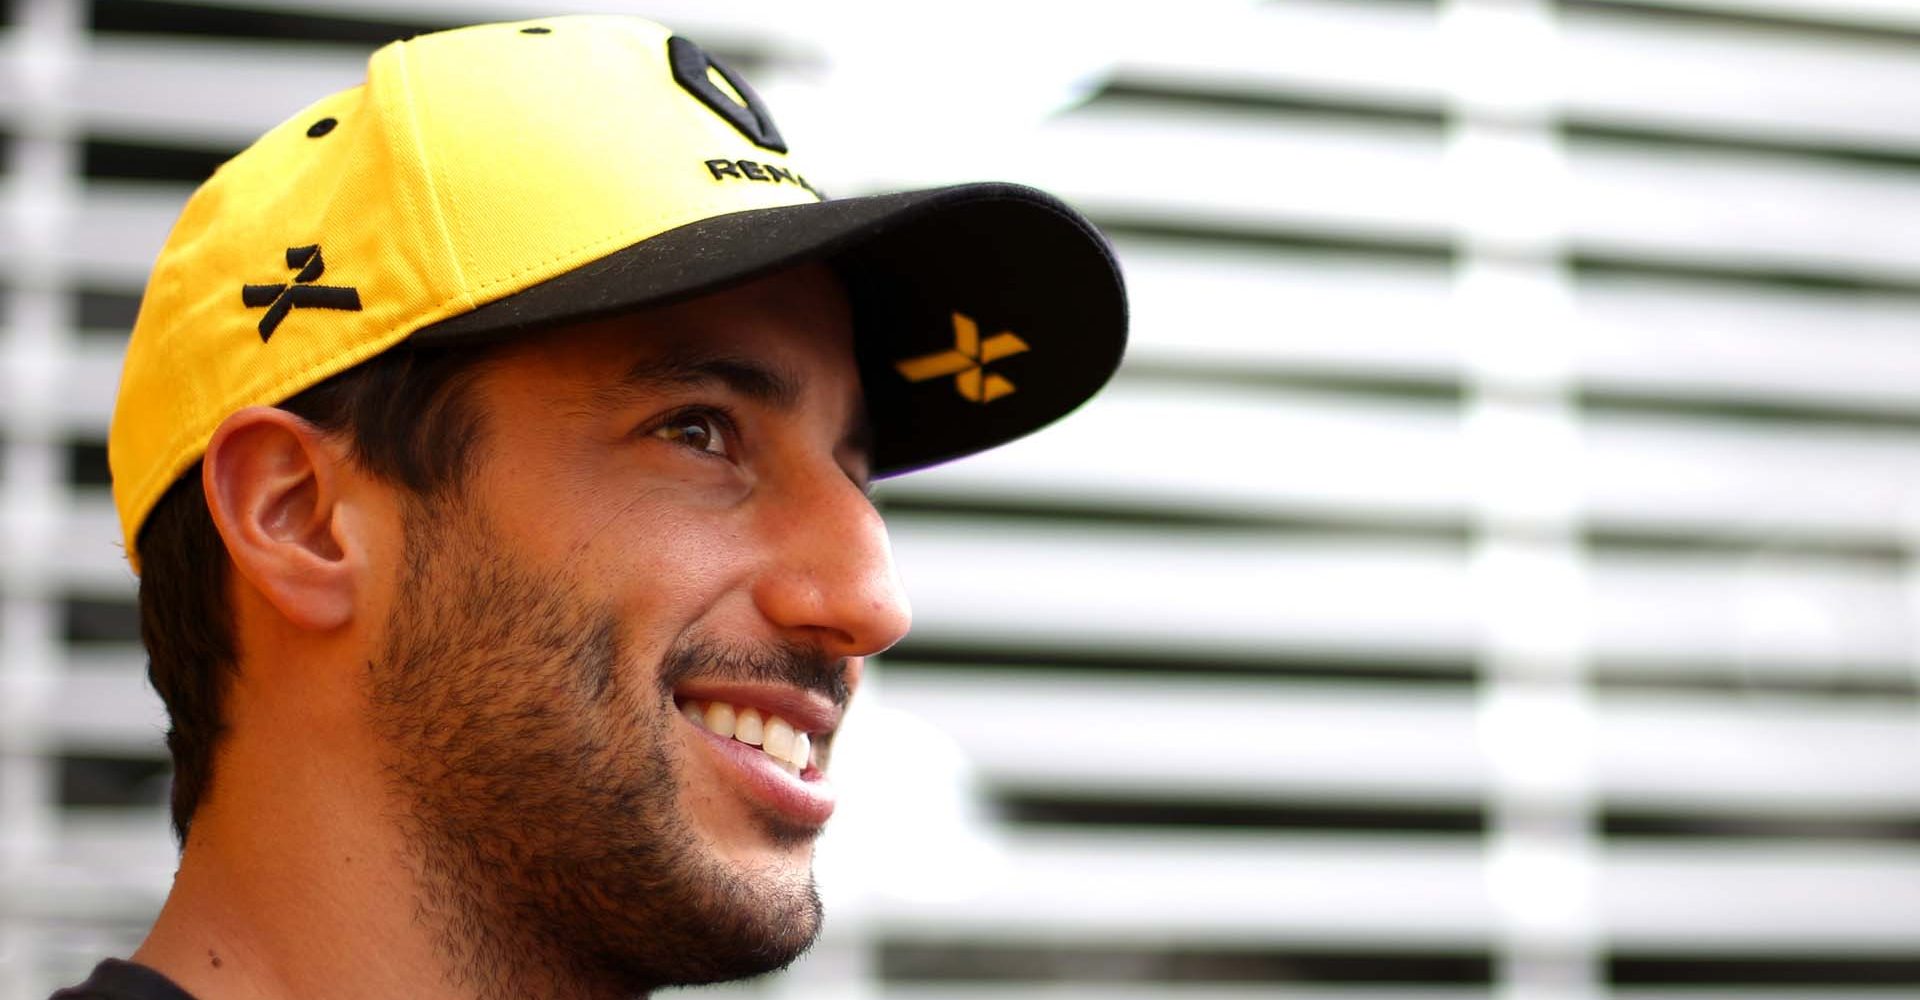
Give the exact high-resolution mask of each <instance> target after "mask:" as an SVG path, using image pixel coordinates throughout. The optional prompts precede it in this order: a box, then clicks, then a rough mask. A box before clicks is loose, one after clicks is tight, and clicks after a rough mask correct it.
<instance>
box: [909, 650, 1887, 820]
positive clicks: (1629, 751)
mask: <svg viewBox="0 0 1920 1000" xmlns="http://www.w3.org/2000/svg"><path fill="white" fill-rule="evenodd" d="M881 696H882V698H883V699H884V701H885V702H886V703H887V704H888V705H891V706H893V707H895V708H899V709H903V710H905V711H907V712H910V713H912V714H914V715H917V716H919V717H921V718H924V719H926V720H927V721H928V722H929V723H931V724H932V725H934V726H936V727H938V728H939V729H941V730H943V731H945V732H946V733H948V734H949V735H951V736H952V737H953V738H954V739H955V740H956V741H957V742H958V743H959V744H960V746H961V747H962V748H963V749H965V750H966V751H967V753H968V755H969V757H970V758H971V759H972V760H973V762H974V763H975V764H976V765H977V766H978V767H979V768H980V770H981V773H982V775H983V776H984V777H985V778H986V779H988V780H989V781H991V782H996V783H999V784H1001V785H1003V786H1006V787H1011V788H1017V789H1020V790H1023V791H1029V792H1039V793H1043V794H1045V793H1051V794H1055V795H1060V796H1063V797H1066V798H1073V797H1075V796H1079V795H1087V794H1094V795H1118V796H1120V797H1122V798H1126V797H1130V796H1131V797H1138V798H1143V799H1156V800H1158V799H1165V800H1171V801H1189V800H1192V801H1202V802H1204V801H1208V800H1213V799H1226V800H1229V801H1235V802H1242V803H1255V802H1265V801H1281V800H1293V801H1300V800H1306V801H1340V802H1344V801H1374V802H1379V801H1384V800H1391V801H1397V802H1422V801H1433V800H1439V801H1450V802H1473V801H1477V800H1479V799H1480V798H1481V797H1482V796H1484V795H1485V794H1487V792H1488V790H1489V789H1488V787H1487V785H1488V782H1489V780H1490V778H1491V772H1490V762H1489V761H1488V759H1487V756H1486V750H1485V747H1486V743H1485V742H1484V740H1485V737H1486V734H1485V733H1484V732H1483V730H1482V719H1481V717H1480V715H1479V705H1478V703H1477V701H1476V700H1475V698H1474V697H1473V695H1472V694H1470V693H1456V692H1419V691H1405V690H1400V691H1390V690H1381V689H1380V688H1379V687H1377V686H1371V687H1365V688H1347V687H1340V686H1334V685H1313V686H1305V685H1278V684H1257V683H1251V682H1245V681H1209V680H1205V679H1198V678H1183V677H1179V676H1178V674H1177V668H1173V669H1172V670H1170V676H1166V677H1158V678H1151V679H1146V678H1130V677H1107V676H1103V677H1099V678H1098V679H1097V680H1096V679H1092V678H1089V677H1088V676H1086V675H1085V674H1063V673H1049V672H1047V671H1045V670H1044V668H1035V669H1034V670H1032V671H1027V672H1021V673H1009V672H1007V671H993V672H990V673H985V674H967V673H964V672H955V671H952V670H934V669H931V668H926V667H920V668H916V669H913V670H899V669H895V670H890V671H887V672H886V673H885V676H884V685H883V687H882V688H881ZM1912 714H1913V713H1912V709H1911V708H1910V707H1909V706H1905V705H1844V704H1843V705H1833V704H1824V703H1819V702H1812V703H1796V702H1792V701H1784V702H1772V703H1767V702H1760V703H1743V702H1731V703H1730V702H1728V701H1726V700H1724V699H1711V698H1704V697H1695V698H1686V697H1672V696H1665V697H1649V696H1639V697H1634V696H1623V695H1608V696H1606V697H1604V698H1602V699H1600V701H1599V703H1598V704H1597V706H1596V707H1595V710H1594V713H1593V716H1592V727H1593V728H1592V732H1591V745H1592V753H1593V763H1592V767H1593V773H1594V775H1595V785H1596V793H1597V794H1598V795H1600V796H1601V797H1602V798H1603V799H1604V801H1605V803H1606V804H1607V805H1610V806H1617V807H1630V808H1635V809H1660V810H1672V811H1675V812H1677V813H1680V814H1683V815H1711V814H1714V813H1723V812H1724V813H1733V814H1742V815H1746V814H1758V815H1778V816H1796V817H1822V816H1830V815H1833V814H1835V813H1839V814H1844V815H1846V816H1851V817H1868V816H1877V815H1885V816H1891V817H1894V818H1901V819H1904V818H1909V817H1912V816H1915V815H1920V740H1916V739H1915V738H1914V735H1913V720H1912Z"/></svg>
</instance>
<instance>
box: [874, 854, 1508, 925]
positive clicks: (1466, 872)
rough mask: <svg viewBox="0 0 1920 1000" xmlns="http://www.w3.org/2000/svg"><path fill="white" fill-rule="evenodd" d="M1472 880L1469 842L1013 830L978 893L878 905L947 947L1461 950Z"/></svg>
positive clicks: (1474, 886) (1476, 878) (1487, 911)
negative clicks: (964, 943) (1294, 945)
mask: <svg viewBox="0 0 1920 1000" xmlns="http://www.w3.org/2000/svg"><path fill="white" fill-rule="evenodd" d="M1483 876H1484V872H1483V865H1482V860H1481V851H1480V848H1479V847H1478V845H1477V844H1474V843H1473V842H1471V841H1465V842H1463V841H1460V840H1458V839H1456V838H1450V839H1431V840H1430V839H1417V838H1360V837H1352V838H1344V839H1341V840H1338V841H1329V840H1316V839H1309V838H1293V837H1279V836H1272V835H1260V836H1233V835H1227V834H1218V835H1213V836H1188V837H1171V836H1146V835H1135V834H1114V833H1109V834H1104V835H1097V836H1096V835H1076V834H1072V833H1065V832H1062V833H1053V832H1044V831H1043V832H1024V833H1020V834H1017V835H1011V836H1009V837H1008V838H1007V843H1006V848H1005V855H1004V859H1003V863H1002V865H1001V867H1000V870H998V871H996V872H990V873H989V872H982V873H981V875H980V877H979V879H978V889H977V891H976V892H974V893H972V894H969V895H967V896H965V897H961V898H954V899H948V900H917V901H913V902H911V903H894V904H891V905H889V904H888V903H887V901H886V900H882V901H881V904H880V905H879V906H878V907H877V909H876V917H877V919H878V920H879V921H880V922H881V924H882V926H886V927H888V928H889V929H890V930H891V931H892V932H894V933H896V934H901V935H906V936H912V935H914V934H916V933H918V934H935V935H938V936H939V937H941V938H943V939H958V940H985V941H1003V942H1004V941H1024V942H1032V943H1042V942H1051V941H1058V942H1072V941H1088V940H1094V941H1098V942H1100V943H1101V944H1102V945H1104V946H1108V947H1125V946H1127V945H1130V944H1132V945H1140V944H1154V945H1158V946H1163V947H1164V946H1168V945H1176V944H1192V943H1198V942H1206V943H1209V944H1212V945H1215V946H1230V945H1233V944H1247V943H1269V944H1271V943H1278V942H1286V941H1296V942H1314V943H1322V944H1353V943H1360V942H1373V943H1376V944H1379V943H1384V942H1386V941H1392V942H1394V943H1395V944H1397V945H1401V946H1428V947H1432V946H1441V947H1457V948H1462V949H1472V948H1479V947H1484V946H1485V944H1486V940H1487V937H1488V934H1489V931H1490V928H1491V926H1492V922H1493V916H1494V915H1493V907H1492V904H1491V903H1490V901H1489V899H1488V897H1487V893H1486V888H1485V884H1484V881H1483ZM1409 886H1419V891H1418V892H1409V891H1407V890H1408V887H1409Z"/></svg>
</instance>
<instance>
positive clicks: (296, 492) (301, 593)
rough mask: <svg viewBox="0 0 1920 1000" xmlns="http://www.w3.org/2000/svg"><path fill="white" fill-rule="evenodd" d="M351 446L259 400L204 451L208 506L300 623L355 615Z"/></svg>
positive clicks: (270, 594)
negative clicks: (347, 492) (348, 513)
mask: <svg viewBox="0 0 1920 1000" xmlns="http://www.w3.org/2000/svg"><path fill="white" fill-rule="evenodd" d="M346 461H347V459H346V453H345V449H344V447H343V446H341V445H339V444H338V443H337V442H333V441H330V440H329V439H328V438H327V436H326V435H325V434H324V433H323V432H322V431H320V430H319V429H318V428H316V427H314V426H313V425H312V424H309V423H307V422H306V421H305V420H302V419H301V418H299V417H297V416H295V415H293V414H291V413H288V412H287V411H285V410H279V409H274V408H272V407H264V406H256V407H249V408H247V409H244V410H240V411H238V412H236V413H234V414H233V415H232V416H229V417H228V418H227V419H226V420H225V421H224V422H222V423H221V425H220V427H219V429H218V430H216V431H214V434H213V440H212V441H211V442H210V443H209V444H208V445H207V452H206V457H205V458H204V459H203V460H202V468H201V477H202V484H203V485H204V486H205V488H206V495H207V509H208V511H209V512H210V513H211V514H212V515H213V523H214V526H215V527H216V528H218V529H219V531H220V537H221V538H222V539H223V540H224V541H225V542H226V546H227V552H228V554H229V555H230V556H231V557H232V559H233V563H234V567H235V569H236V570H237V572H238V573H239V575H240V577H241V578H242V579H243V580H245V581H246V582H247V583H249V584H251V585H252V586H253V588H254V589H255V590H257V591H259V592H260V594H261V596H263V597H264V598H265V599H266V600H267V602H268V603H270V604H272V605H273V606H274V607H275V608H276V609H277V610H279V612H280V614H281V615H282V616H283V617H285V618H286V619H287V620H288V622H290V623H291V624H293V625H294V626H296V627H298V628H304V629H311V630H315V631H326V630H331V629H334V628H338V627H340V626H341V625H344V624H346V623H347V621H348V620H349V619H350V618H351V617H352V613H353V607H354V596H355V595H354V588H355V585H356V583H357V581H356V579H355V566H354V565H353V562H352V560H351V559H350V558H349V553H350V552H351V551H353V549H354V546H352V545H351V544H348V540H347V539H344V538H343V537H342V533H343V532H344V531H345V530H347V529H346V528H345V527H344V524H345V523H346V522H347V521H348V519H346V518H342V517H341V516H340V514H341V511H340V509H339V507H340V504H341V499H342V498H341V486H342V476H343V475H344V474H345V471H346V470H345V468H344V466H345V463H346Z"/></svg>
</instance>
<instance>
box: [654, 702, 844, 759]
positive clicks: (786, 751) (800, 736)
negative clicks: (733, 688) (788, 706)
mask: <svg viewBox="0 0 1920 1000" xmlns="http://www.w3.org/2000/svg"><path fill="white" fill-rule="evenodd" d="M680 711H681V712H682V713H683V714H685V715H686V717H687V718H688V719H689V720H691V721H692V722H693V724H694V725H696V726H699V727H701V728H703V729H706V730H709V731H710V732H712V733H713V734H715V735H716V736H723V737H730V738H732V739H735V740H739V741H740V742H742V743H745V744H748V745H750V746H756V747H759V748H760V749H761V751H762V752H764V753H765V754H766V755H767V756H769V757H771V758H773V759H774V761H775V762H776V763H778V764H779V765H780V766H781V767H783V768H785V769H786V770H787V773H789V774H799V773H800V772H802V771H805V770H806V769H807V768H808V767H818V766H819V764H820V761H819V759H818V755H817V754H816V753H815V750H814V745H813V737H811V736H809V735H807V734H806V733H803V732H800V731H799V730H797V729H795V728H794V727H793V723H791V722H788V721H787V720H785V719H782V718H781V717H779V716H777V715H761V714H760V710H759V709H757V708H735V707H734V706H732V705H730V704H728V703H726V702H724V701H712V702H708V703H707V704H706V707H705V708H704V709H703V708H701V706H700V703H699V702H694V701H689V702H687V703H685V704H684V705H682V706H681V707H680Z"/></svg>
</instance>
